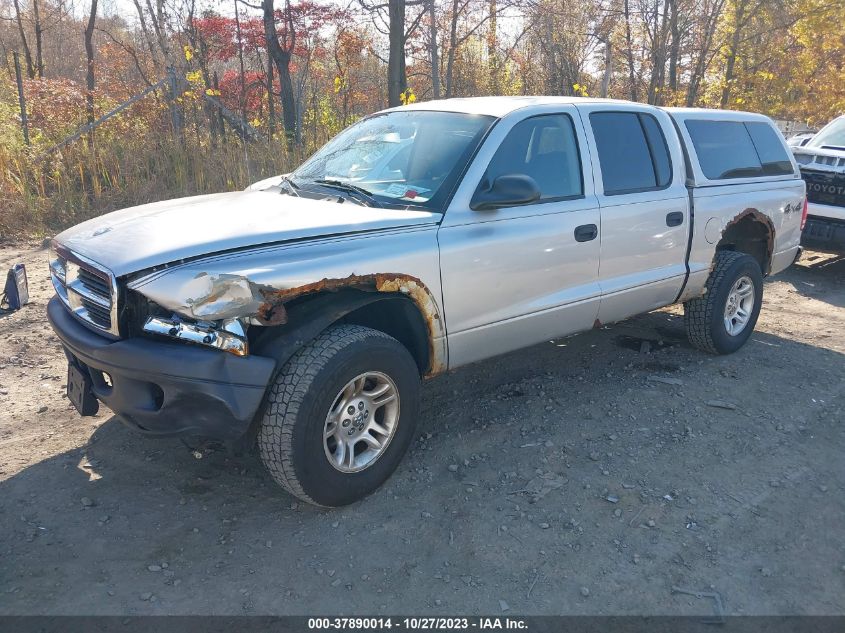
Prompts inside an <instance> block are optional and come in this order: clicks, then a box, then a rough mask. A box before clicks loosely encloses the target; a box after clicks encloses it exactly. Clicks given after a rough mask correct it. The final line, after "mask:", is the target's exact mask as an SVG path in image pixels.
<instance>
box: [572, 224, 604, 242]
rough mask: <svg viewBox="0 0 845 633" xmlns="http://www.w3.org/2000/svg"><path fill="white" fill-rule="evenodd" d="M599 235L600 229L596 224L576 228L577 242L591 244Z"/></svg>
mask: <svg viewBox="0 0 845 633" xmlns="http://www.w3.org/2000/svg"><path fill="white" fill-rule="evenodd" d="M598 234H599V227H597V226H596V225H595V224H582V225H581V226H577V227H575V241H576V242H589V241H590V240H594V239H596V237H597V236H598Z"/></svg>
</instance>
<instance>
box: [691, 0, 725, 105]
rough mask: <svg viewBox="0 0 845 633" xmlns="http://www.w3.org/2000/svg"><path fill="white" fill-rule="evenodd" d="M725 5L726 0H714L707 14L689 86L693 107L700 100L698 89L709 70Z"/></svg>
mask: <svg viewBox="0 0 845 633" xmlns="http://www.w3.org/2000/svg"><path fill="white" fill-rule="evenodd" d="M724 5H725V0H714V2H713V4H712V6H711V7H710V12H709V13H708V14H706V16H705V21H704V27H703V29H702V31H703V33H704V39H703V41H702V42H701V46H700V49H699V51H698V59H697V60H696V63H695V66H694V68H693V71H692V75H691V76H690V82H689V85H688V86H687V99H686V105H687V107H692V106H694V105H695V104H696V102H697V101H698V90H699V88H700V87H701V82H702V81H703V80H704V73H705V72H706V71H707V67H708V65H709V60H708V55H709V54H710V47H711V46H712V45H713V38H714V36H715V34H716V25H717V23H718V21H719V18H720V17H721V15H722V8H723V7H724Z"/></svg>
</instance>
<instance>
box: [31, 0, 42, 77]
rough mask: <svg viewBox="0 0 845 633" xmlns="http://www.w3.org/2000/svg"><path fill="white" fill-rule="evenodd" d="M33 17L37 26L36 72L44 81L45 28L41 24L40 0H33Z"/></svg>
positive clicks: (35, 26)
mask: <svg viewBox="0 0 845 633" xmlns="http://www.w3.org/2000/svg"><path fill="white" fill-rule="evenodd" d="M32 17H33V19H34V22H35V24H34V25H33V26H34V28H35V70H36V72H37V73H38V78H39V79H44V26H43V25H42V24H41V8H40V7H39V5H38V0H32Z"/></svg>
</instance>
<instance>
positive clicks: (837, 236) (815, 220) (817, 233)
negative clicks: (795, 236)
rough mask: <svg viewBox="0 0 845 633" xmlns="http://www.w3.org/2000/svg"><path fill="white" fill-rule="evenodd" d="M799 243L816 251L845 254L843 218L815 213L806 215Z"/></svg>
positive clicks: (844, 223) (844, 221) (844, 224)
mask: <svg viewBox="0 0 845 633" xmlns="http://www.w3.org/2000/svg"><path fill="white" fill-rule="evenodd" d="M801 245H802V246H804V247H806V248H810V249H813V250H817V251H828V252H834V253H843V254H845V220H838V219H833V218H826V217H821V216H817V215H808V216H807V225H806V226H805V227H804V231H803V233H801Z"/></svg>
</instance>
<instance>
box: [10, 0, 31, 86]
mask: <svg viewBox="0 0 845 633" xmlns="http://www.w3.org/2000/svg"><path fill="white" fill-rule="evenodd" d="M12 1H13V3H14V5H15V21H16V22H17V23H18V33H19V34H20V36H21V46H22V47H23V57H24V60H26V76H27V77H29V78H30V79H35V66H33V64H32V52H31V51H30V50H29V42H27V40H26V30H25V29H24V28H23V15H22V14H21V5H20V2H19V0H12Z"/></svg>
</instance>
